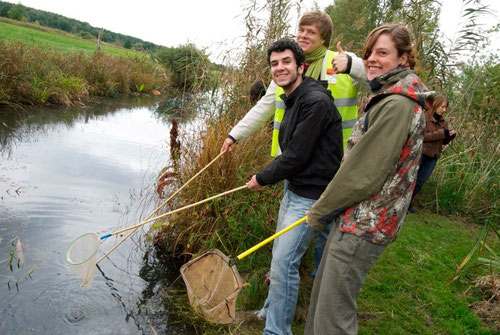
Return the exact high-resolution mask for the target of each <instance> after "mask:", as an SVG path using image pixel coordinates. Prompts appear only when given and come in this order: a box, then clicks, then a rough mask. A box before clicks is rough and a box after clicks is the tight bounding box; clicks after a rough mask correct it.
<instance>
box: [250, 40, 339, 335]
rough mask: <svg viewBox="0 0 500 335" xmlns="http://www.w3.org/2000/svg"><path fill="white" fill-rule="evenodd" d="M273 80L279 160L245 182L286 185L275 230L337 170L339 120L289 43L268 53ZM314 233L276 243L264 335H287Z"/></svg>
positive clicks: (299, 213)
mask: <svg viewBox="0 0 500 335" xmlns="http://www.w3.org/2000/svg"><path fill="white" fill-rule="evenodd" d="M267 55H268V62H269V65H270V67H271V75H272V78H273V81H274V82H275V83H276V84H277V85H278V86H280V87H281V88H282V89H283V92H284V94H282V95H281V96H280V98H281V99H282V100H283V102H284V110H285V112H284V115H283V119H282V121H281V125H280V129H279V135H278V141H279V146H280V148H281V151H282V153H281V155H279V156H277V157H276V159H275V160H274V161H273V162H272V163H271V164H269V165H268V166H267V167H266V168H264V170H262V171H260V172H259V173H257V174H256V175H254V176H252V178H251V180H250V181H249V182H248V183H247V187H248V188H249V189H251V190H259V189H261V188H262V187H263V186H266V185H269V184H275V183H277V182H279V181H281V180H286V187H285V192H284V195H283V199H282V201H281V205H280V210H279V215H278V226H277V230H281V229H283V228H285V227H287V226H289V225H290V224H292V223H294V222H295V221H297V220H299V219H301V218H302V217H304V215H305V213H306V211H307V210H309V209H310V208H311V206H312V205H313V204H314V202H315V201H316V200H317V199H318V198H319V196H320V195H321V194H322V193H323V191H324V190H325V188H326V186H327V185H328V183H329V182H330V181H331V180H332V178H333V176H334V175H335V173H336V171H337V170H338V168H339V166H340V161H341V159H342V155H343V143H342V119H341V117H340V114H339V112H338V110H337V108H336V107H335V104H334V102H333V98H332V96H331V94H330V92H329V91H328V90H327V89H326V88H325V87H323V86H322V85H321V84H320V83H318V82H317V81H316V80H314V79H311V78H310V77H305V76H304V61H305V54H304V52H303V50H302V49H301V47H300V46H299V45H298V44H297V43H295V42H294V41H292V40H290V39H283V40H279V41H276V42H275V43H274V44H273V45H272V46H271V47H270V48H269V49H268V53H267ZM314 236H315V231H314V230H313V229H311V228H310V227H308V226H307V224H305V223H303V224H301V225H299V226H297V227H295V228H294V229H292V230H290V231H288V232H287V233H286V234H283V235H282V236H280V237H279V238H278V239H276V240H275V242H274V246H273V257H272V262H271V280H270V285H269V292H268V296H267V299H266V302H265V304H264V307H263V308H262V309H261V310H260V311H259V312H258V316H259V317H260V318H262V319H265V320H266V326H265V329H264V334H291V326H292V322H293V319H294V316H295V308H296V304H297V296H298V291H299V281H300V276H299V265H300V260H301V258H302V256H303V255H304V253H305V251H306V250H307V248H308V246H309V244H310V243H311V240H312V239H313V238H314Z"/></svg>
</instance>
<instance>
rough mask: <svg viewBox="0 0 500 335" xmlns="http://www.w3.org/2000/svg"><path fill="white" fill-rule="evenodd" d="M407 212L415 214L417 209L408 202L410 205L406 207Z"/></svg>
mask: <svg viewBox="0 0 500 335" xmlns="http://www.w3.org/2000/svg"><path fill="white" fill-rule="evenodd" d="M408 212H410V213H413V214H415V213H417V210H416V209H415V207H413V205H412V204H410V207H408Z"/></svg>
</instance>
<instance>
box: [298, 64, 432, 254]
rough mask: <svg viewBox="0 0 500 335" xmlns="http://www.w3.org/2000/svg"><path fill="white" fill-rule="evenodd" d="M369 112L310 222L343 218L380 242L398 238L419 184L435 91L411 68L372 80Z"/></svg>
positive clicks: (352, 229)
mask: <svg viewBox="0 0 500 335" xmlns="http://www.w3.org/2000/svg"><path fill="white" fill-rule="evenodd" d="M370 86H371V87H372V93H373V94H372V95H371V97H370V99H369V101H368V103H367V105H366V107H365V111H366V113H365V115H364V116H362V117H361V118H360V119H359V120H358V122H357V123H356V125H355V126H354V129H353V133H352V135H351V137H350V138H349V141H348V143H347V148H346V151H345V155H344V158H343V161H342V164H341V166H340V169H339V170H338V171H337V174H336V175H335V177H334V179H333V180H332V181H331V182H330V184H329V185H328V187H327V189H326V190H325V192H324V193H323V194H322V195H321V197H320V198H319V199H318V201H317V202H316V203H315V204H314V206H313V207H312V208H311V211H310V213H309V216H308V220H307V222H308V224H309V225H310V226H311V227H313V228H315V229H317V230H321V229H324V228H325V227H326V225H328V224H329V223H330V222H332V220H334V219H337V220H340V222H339V227H340V229H341V230H342V231H344V232H345V233H350V234H354V235H356V236H360V237H362V238H364V239H366V240H368V241H371V242H373V243H377V244H388V243H390V242H392V241H393V240H394V239H395V238H396V236H397V234H398V233H399V230H400V228H401V225H402V223H403V221H404V218H405V216H406V212H407V209H408V206H409V204H410V200H411V195H412V192H413V188H414V186H415V180H416V177H417V171H418V162H419V159H420V154H421V151H422V141H423V131H424V127H425V120H424V109H423V107H424V106H425V104H426V102H427V100H428V98H429V97H430V96H432V95H433V94H434V93H433V92H430V91H429V90H428V89H427V87H425V85H424V84H423V83H422V82H421V80H420V78H419V77H418V76H417V75H416V74H415V73H414V72H413V71H412V70H410V69H406V68H398V69H395V70H393V71H391V72H389V73H387V74H384V75H382V76H379V77H377V78H375V79H373V80H372V81H371V82H370Z"/></svg>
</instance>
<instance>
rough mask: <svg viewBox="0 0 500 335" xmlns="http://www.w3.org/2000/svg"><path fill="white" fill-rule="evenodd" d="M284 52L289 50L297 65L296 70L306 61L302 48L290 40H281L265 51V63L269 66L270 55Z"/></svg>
mask: <svg viewBox="0 0 500 335" xmlns="http://www.w3.org/2000/svg"><path fill="white" fill-rule="evenodd" d="M285 50H290V51H292V53H293V57H294V58H295V63H297V68H298V67H299V66H301V65H302V64H304V62H305V61H306V55H305V53H304V51H303V50H302V48H301V47H300V46H299V45H298V44H297V43H296V42H295V41H293V40H292V39H290V38H282V39H280V40H277V41H276V42H274V43H273V44H272V45H271V46H270V47H269V48H268V49H267V63H268V64H269V65H271V53H273V52H283V51H285Z"/></svg>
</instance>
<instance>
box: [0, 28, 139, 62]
mask: <svg viewBox="0 0 500 335" xmlns="http://www.w3.org/2000/svg"><path fill="white" fill-rule="evenodd" d="M6 21H7V20H6V19H2V20H0V39H3V40H7V41H20V42H23V43H25V44H28V45H35V46H41V47H46V48H49V49H54V50H61V51H66V52H70V51H74V52H80V51H82V52H85V53H87V54H94V53H95V52H96V49H97V42H96V40H84V39H81V38H78V37H76V36H74V35H71V34H68V33H65V32H61V31H58V30H55V29H50V28H45V27H43V28H40V27H38V26H35V25H33V24H29V23H26V22H24V23H22V25H18V24H16V23H15V22H16V21H12V20H9V21H11V22H12V23H10V22H9V23H8V22H6ZM101 51H102V52H104V53H106V54H108V55H113V56H132V55H139V54H140V53H139V52H136V51H133V50H129V49H123V48H119V47H115V46H112V45H109V44H104V43H101Z"/></svg>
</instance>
